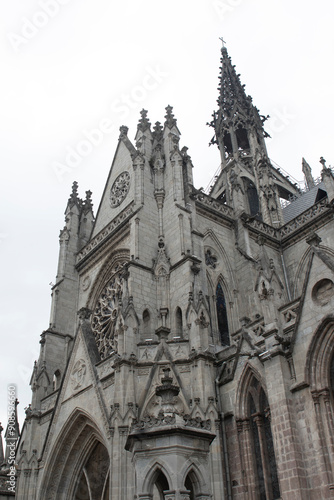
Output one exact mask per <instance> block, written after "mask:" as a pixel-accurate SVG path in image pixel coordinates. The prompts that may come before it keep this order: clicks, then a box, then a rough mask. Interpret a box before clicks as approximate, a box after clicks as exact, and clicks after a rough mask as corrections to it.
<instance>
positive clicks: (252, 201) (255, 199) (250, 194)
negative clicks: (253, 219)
mask: <svg viewBox="0 0 334 500" xmlns="http://www.w3.org/2000/svg"><path fill="white" fill-rule="evenodd" d="M243 181H244V186H245V191H246V194H247V200H248V207H249V214H250V215H259V212H260V205H259V196H258V194H257V190H256V187H255V184H254V183H253V182H252V181H251V180H250V179H247V178H246V177H243Z"/></svg>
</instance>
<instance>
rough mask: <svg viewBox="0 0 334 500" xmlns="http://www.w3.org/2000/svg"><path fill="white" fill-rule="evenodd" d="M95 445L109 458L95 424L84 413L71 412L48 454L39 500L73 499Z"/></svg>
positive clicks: (81, 411) (78, 411)
mask: <svg viewBox="0 0 334 500" xmlns="http://www.w3.org/2000/svg"><path fill="white" fill-rule="evenodd" d="M98 443H101V445H102V446H103V448H104V449H105V451H106V453H105V455H106V456H108V452H107V449H108V446H107V443H105V441H104V438H103V436H102V435H101V433H100V431H99V429H98V426H97V425H96V423H95V422H94V421H93V419H92V418H91V417H90V416H89V415H88V414H87V413H86V412H84V411H83V410H79V409H76V410H74V412H72V414H71V415H70V417H69V418H68V419H67V421H66V423H65V424H64V426H63V430H62V432H61V433H60V434H59V436H58V437H57V439H56V441H55V443H54V445H53V449H52V450H51V451H50V453H48V457H50V458H49V459H48V460H47V461H46V463H45V466H44V476H43V480H42V484H41V489H40V496H39V500H45V499H47V500H73V498H74V495H75V491H76V488H77V486H78V483H79V481H80V477H81V474H82V471H83V467H84V466H85V463H86V462H87V461H88V459H89V457H90V455H91V453H92V452H93V450H94V448H95V447H96V446H97V444H98ZM109 463H110V461H109V460H108V464H106V466H107V468H109Z"/></svg>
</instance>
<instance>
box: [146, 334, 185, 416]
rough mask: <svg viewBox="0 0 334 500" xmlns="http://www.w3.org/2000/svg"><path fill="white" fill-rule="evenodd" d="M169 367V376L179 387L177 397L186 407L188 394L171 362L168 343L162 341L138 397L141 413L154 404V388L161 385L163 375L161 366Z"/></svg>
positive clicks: (171, 356)
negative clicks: (143, 387)
mask: <svg viewBox="0 0 334 500" xmlns="http://www.w3.org/2000/svg"><path fill="white" fill-rule="evenodd" d="M166 367H168V368H170V370H171V376H172V377H173V380H174V381H173V383H174V384H175V385H178V386H179V387H180V393H179V395H178V399H179V400H180V403H181V405H183V407H184V409H187V411H189V409H188V404H187V401H189V394H188V393H187V390H186V388H185V387H184V385H183V383H182V380H181V377H180V375H179V372H178V370H177V367H176V365H175V364H174V363H173V355H172V353H171V351H170V349H169V346H168V344H166V342H165V341H162V342H161V343H160V345H159V346H158V349H157V351H156V355H155V359H154V364H153V365H152V367H151V370H150V373H149V375H148V377H147V383H146V386H145V389H144V390H143V391H142V394H141V395H140V397H139V412H140V415H143V414H144V413H145V411H146V409H150V407H151V406H152V404H154V402H153V399H155V388H156V387H157V386H158V385H161V378H162V376H163V373H162V368H166Z"/></svg>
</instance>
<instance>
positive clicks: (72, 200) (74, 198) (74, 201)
mask: <svg viewBox="0 0 334 500" xmlns="http://www.w3.org/2000/svg"><path fill="white" fill-rule="evenodd" d="M81 204H82V200H81V199H80V198H79V197H78V183H77V182H76V181H74V182H73V184H72V193H71V194H70V197H69V199H68V202H67V207H66V210H67V209H68V208H72V207H73V205H78V206H79V207H80V206H81Z"/></svg>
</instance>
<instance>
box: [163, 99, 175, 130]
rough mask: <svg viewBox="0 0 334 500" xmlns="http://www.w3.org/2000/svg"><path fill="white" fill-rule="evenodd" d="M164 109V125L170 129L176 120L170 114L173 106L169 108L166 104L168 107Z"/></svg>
mask: <svg viewBox="0 0 334 500" xmlns="http://www.w3.org/2000/svg"><path fill="white" fill-rule="evenodd" d="M165 109H166V115H165V118H166V121H165V125H167V127H169V128H172V127H173V126H174V125H176V119H175V118H174V114H173V113H172V111H173V106H170V105H169V104H168V106H167V107H166V108H165Z"/></svg>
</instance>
